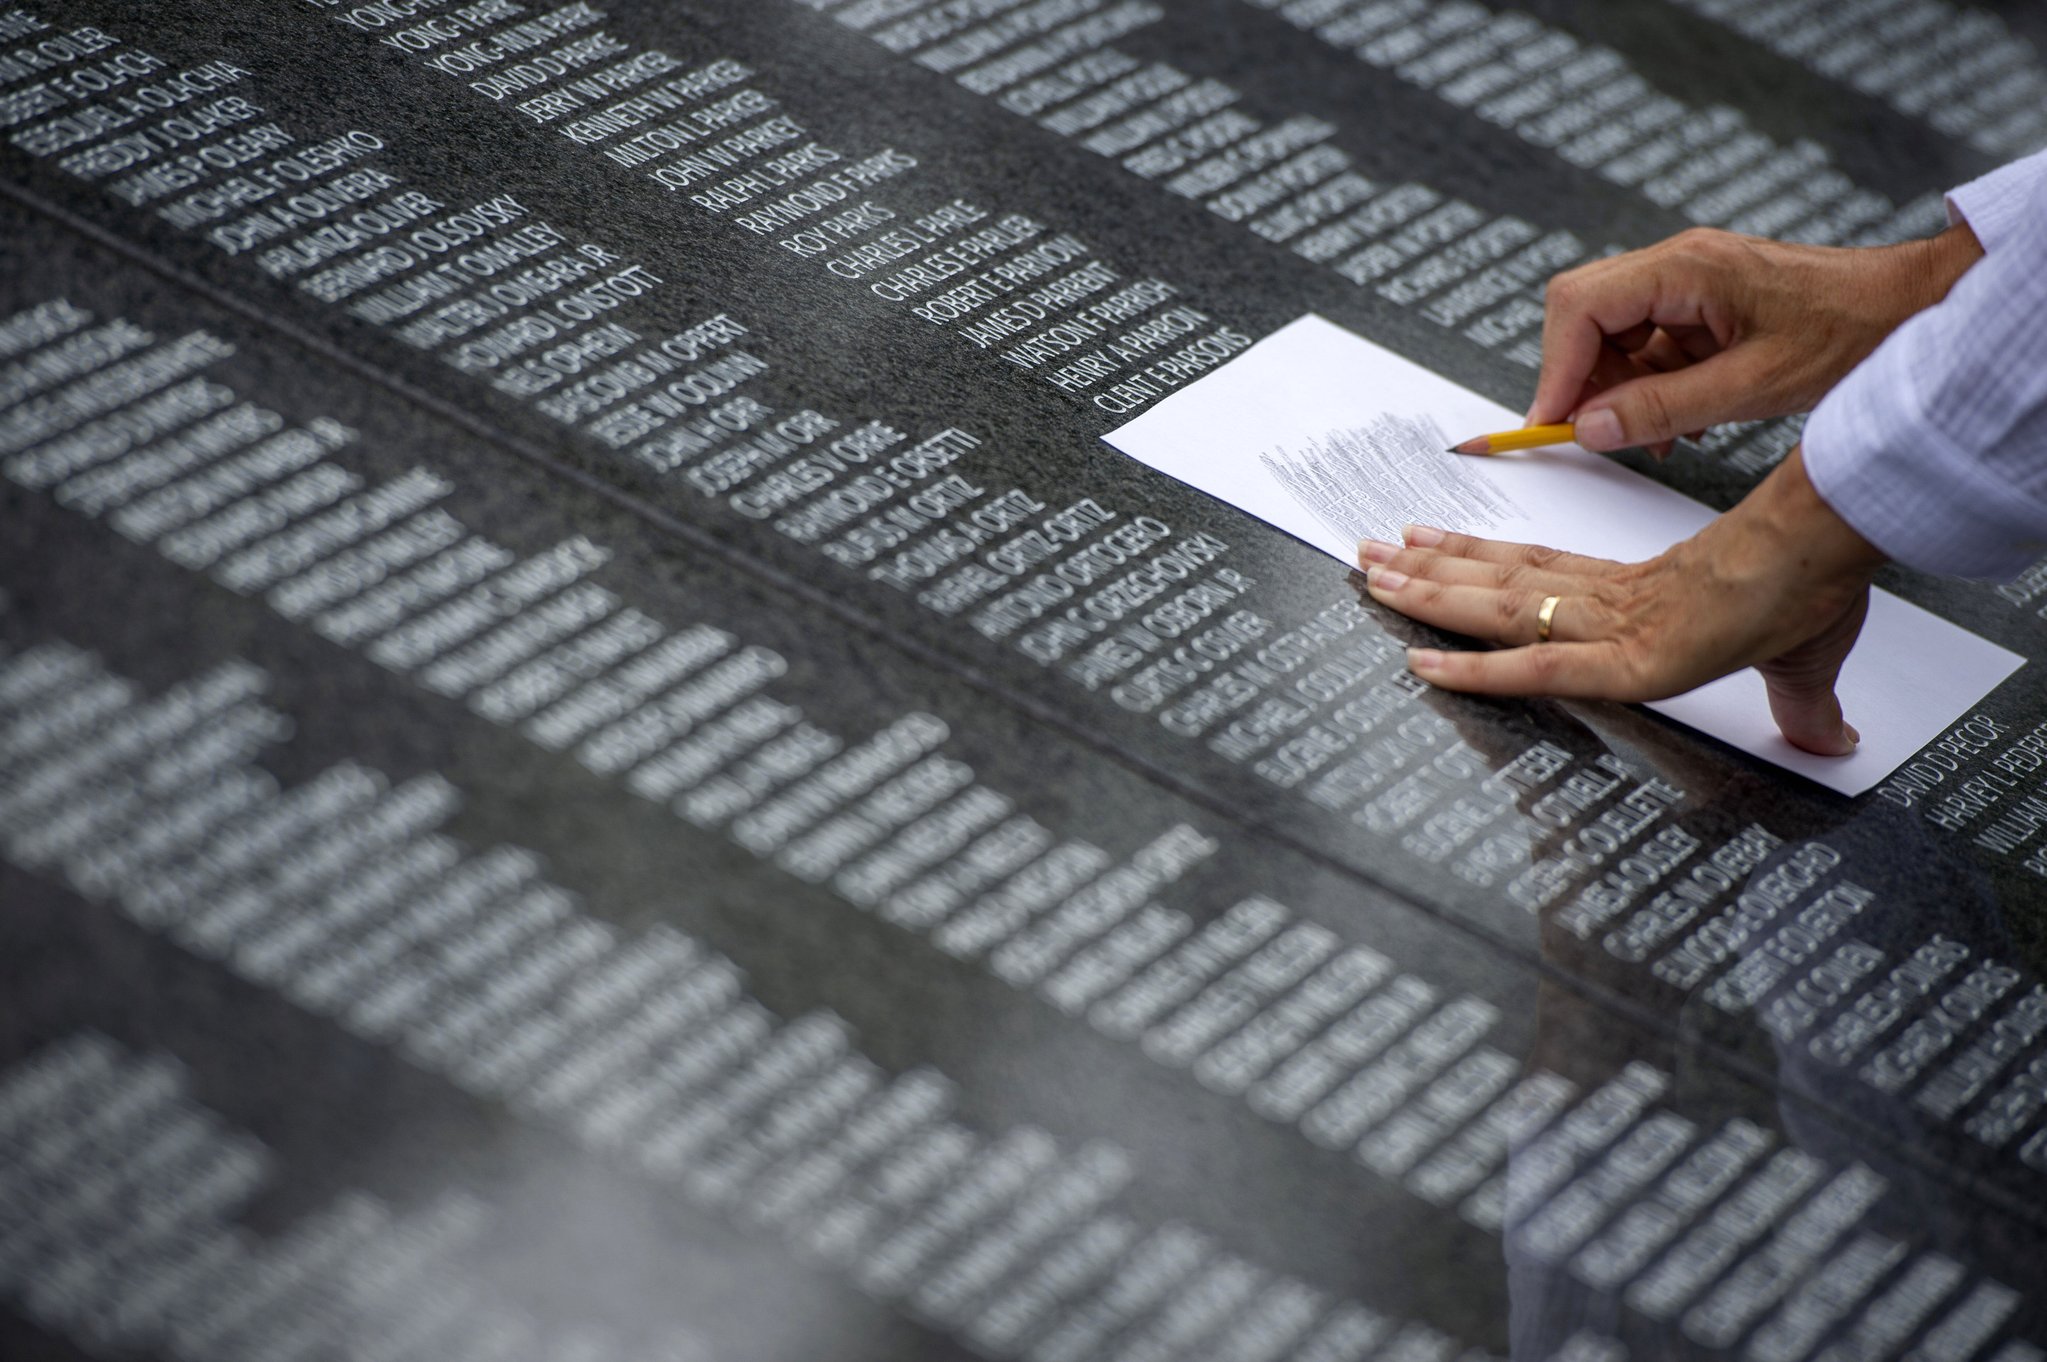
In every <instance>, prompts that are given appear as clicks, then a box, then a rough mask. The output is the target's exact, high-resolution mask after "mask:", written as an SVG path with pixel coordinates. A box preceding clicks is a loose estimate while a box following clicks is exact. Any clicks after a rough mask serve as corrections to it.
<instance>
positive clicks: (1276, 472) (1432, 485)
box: [1258, 414, 1527, 543]
mask: <svg viewBox="0 0 2047 1362" xmlns="http://www.w3.org/2000/svg"><path fill="white" fill-rule="evenodd" d="M1447 444H1448V439H1447V437H1446V436H1445V435H1444V434H1443V430H1442V427H1440V426H1438V425H1437V424H1436V423H1435V422H1434V421H1432V420H1430V419H1429V418H1428V417H1426V416H1415V417H1408V416H1397V415H1392V414H1388V415H1384V416H1381V417H1379V418H1378V419H1377V420H1375V421H1373V422H1372V423H1371V424H1369V425H1365V426H1354V427H1352V428H1350V429H1347V430H1332V431H1330V432H1329V433H1327V434H1326V435H1324V436H1322V437H1321V438H1320V439H1311V440H1309V441H1308V442H1307V443H1306V445H1305V446H1304V447H1303V448H1302V449H1301V451H1300V452H1299V453H1298V454H1295V453H1292V452H1290V451H1289V450H1287V449H1286V448H1285V447H1284V446H1281V447H1279V448H1276V449H1273V450H1271V451H1269V452H1267V453H1263V454H1260V455H1259V456H1258V457H1259V459H1260V460H1261V461H1262V462H1263V463H1264V464H1265V466H1266V467H1267V468H1268V469H1270V470H1272V475H1273V476H1274V477H1275V478H1278V479H1279V482H1280V485H1281V486H1283V487H1285V488H1286V490H1287V491H1288V492H1289V493H1291V494H1292V495H1293V498H1294V500H1296V501H1298V502H1300V503H1301V505H1302V506H1303V507H1305V508H1306V509H1307V510H1308V511H1309V512H1310V513H1312V514H1313V515H1314V516H1315V518H1316V519H1317V520H1320V521H1321V522H1322V523H1323V524H1324V525H1327V526H1328V527H1329V528H1330V530H1331V531H1332V532H1334V533H1336V534H1338V535H1341V536H1342V537H1343V538H1344V539H1345V540H1347V541H1350V542H1353V543H1355V542H1356V541H1358V540H1360V539H1387V540H1398V539H1399V538H1400V529H1401V526H1403V525H1407V524H1411V523H1419V524H1424V525H1449V526H1454V527H1456V528H1458V529H1468V530H1473V531H1477V532H1481V533H1482V532H1485V531H1487V530H1490V529H1492V528H1493V527H1495V526H1497V525H1499V524H1500V523H1502V522H1503V521H1507V520H1525V519H1526V518H1527V517H1526V516H1525V515H1523V514H1522V512H1521V510H1520V509H1519V508H1518V507H1516V506H1515V505H1514V504H1513V503H1512V502H1510V501H1508V500H1507V499H1506V498H1505V497H1503V496H1501V495H1500V493H1499V491H1498V489H1497V488H1495V487H1494V486H1493V485H1492V484H1491V483H1489V482H1488V481H1486V479H1485V478H1484V476H1482V475H1481V474H1480V473H1479V472H1478V471H1477V470H1476V469H1474V468H1473V467H1472V466H1471V464H1470V462H1469V461H1468V460H1466V459H1463V458H1461V457H1459V456H1457V455H1455V454H1448V453H1445V452H1444V449H1445V446H1446V445H1447Z"/></svg>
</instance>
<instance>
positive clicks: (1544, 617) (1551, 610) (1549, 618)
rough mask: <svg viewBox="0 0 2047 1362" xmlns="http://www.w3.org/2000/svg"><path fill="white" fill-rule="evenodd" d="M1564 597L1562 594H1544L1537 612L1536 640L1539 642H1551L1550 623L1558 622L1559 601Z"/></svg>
mask: <svg viewBox="0 0 2047 1362" xmlns="http://www.w3.org/2000/svg"><path fill="white" fill-rule="evenodd" d="M1562 599H1563V597H1562V596H1544V597H1543V598H1542V606H1541V608H1539V609H1538V610H1537V611H1536V612H1535V641H1536V642H1537V643H1547V642H1549V628H1550V625H1552V624H1554V623H1556V618H1557V602H1558V601H1560V600H1562Z"/></svg>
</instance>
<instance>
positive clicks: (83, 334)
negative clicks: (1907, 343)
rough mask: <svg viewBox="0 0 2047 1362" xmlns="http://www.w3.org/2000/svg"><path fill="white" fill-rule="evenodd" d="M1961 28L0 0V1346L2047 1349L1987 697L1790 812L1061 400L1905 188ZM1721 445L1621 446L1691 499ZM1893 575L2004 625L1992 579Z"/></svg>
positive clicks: (1758, 0) (899, 2)
mask: <svg viewBox="0 0 2047 1362" xmlns="http://www.w3.org/2000/svg"><path fill="white" fill-rule="evenodd" d="M2042 42H2047V17H2043V15H2042V14H2041V12H2040V11H2039V10H2038V9H2037V8H2036V7H2034V6H2031V5H2026V4H2016V3H2015V4H2009V5H2003V6H1981V5H1977V6H1964V5H1959V4H1955V3H1950V0H1839V2H1837V0H1800V2H1798V3H1773V2H1771V0H1526V2H1525V3H1523V4H1521V5H1519V6H1518V7H1516V6H1512V5H1505V4H1497V3H1477V2H1476V0H1447V2H1446V3H1433V4H1432V3H1424V0H1285V2H1284V3H1281V2H1280V0H1180V2H1179V3H1170V4H1169V3H1164V2H1163V0H1159V2H1157V3H1154V0H743V2H742V0H724V3H708V2H704V3H675V4H654V3H640V2H639V0H591V2H590V3H580V2H577V0H572V2H571V3H565V4H556V3H551V2H550V0H540V2H539V3H534V2H533V0H467V2H466V3H465V0H446V2H445V3H443V2H441V0H364V3H361V4H353V3H350V2H349V0H333V2H332V3H330V2H329V0H266V2H265V3H256V2H255V0H244V3H239V4H235V5H230V6H210V7H200V6H195V5H189V4H181V3H168V4H161V5H150V6H131V5H120V4H114V3H108V2H102V0H65V2H64V3H57V2H56V0H44V2H43V3H37V4H34V5H23V6H21V7H17V8H7V9H5V10H0V133H4V135H5V139H6V142H7V147H6V150H5V152H4V156H5V165H6V172H5V178H4V196H0V199H4V201H0V250H4V252H5V262H6V263H5V269H4V271H0V498H4V500H0V517H4V532H0V853H4V858H0V904H4V911H0V998H4V1004H0V1302H4V1306H0V1353H4V1355H5V1356H6V1357H7V1358H8V1359H10V1362H12V1360H13V1359H42V1358H53V1359H54V1358H66V1359H68V1358H78V1357H92V1358H126V1357H151V1358H174V1359H180V1360H181V1362H187V1360H189V1362H198V1359H212V1358H250V1359H255V1358H265V1359H267V1358H292V1359H297V1358H358V1357H360V1358H364V1359H371V1358H376V1359H382V1358H391V1359H399V1358H413V1357H418V1358H432V1359H458V1358H463V1359H466V1358H472V1357H473V1358H479V1359H481V1358H499V1357H504V1358H561V1359H579V1360H580V1359H590V1362H597V1360H598V1359H612V1358H619V1359H626V1358H632V1359H673V1360H674V1362H684V1360H685V1359H688V1360H694V1359H725V1358H732V1359H784V1358H806V1359H807V1358H829V1359H841V1358H843V1359H877V1360H880V1359H889V1360H890V1362H894V1360H896V1359H911V1358H934V1359H935V1358H955V1357H958V1358H969V1357H977V1358H1024V1359H1031V1362H1084V1360H1085V1359H1112V1358H1113V1359H1168V1358H1183V1357H1184V1358H1203V1359H1274V1360H1277V1359H1296V1360H1297V1362H1309V1360H1310V1359H1314V1360H1316V1362H1339V1360H1345V1362H1348V1360H1351V1359H1364V1358H1372V1359H1375V1362H1453V1360H1458V1359H1469V1360H1470V1362H1479V1360H1480V1359H1483V1358H1486V1357H1492V1356H1497V1357H1508V1356H1511V1357H1513V1358H1515V1359H1528V1360H1529V1362H1547V1360H1548V1359H1559V1360H1560V1362H1622V1359H1626V1358H1634V1359H1638V1360H1640V1362H1647V1360H1648V1359H1663V1358H1694V1357H1696V1358H1708V1357H1720V1356H1726V1357H1739V1358H1743V1359H1749V1360H1750V1362H1803V1360H1804V1359H1808V1358H1822V1359H1827V1360H1828V1362H1860V1359H1878V1358H1892V1357H1908V1356H1909V1357H1912V1358H1915V1359H1923V1360H1924V1362H1965V1360H1967V1359H1983V1360H1985V1362H1988V1360H1990V1359H1995V1362H2039V1359H2040V1358H2041V1355H2042V1347H2043V1345H2047V1295H2043V1293H2047V983H2043V982H2042V980H2043V970H2047V927H2043V924H2047V831H2043V829H2047V681H2043V679H2042V675H2041V673H2040V670H2039V668H2038V667H2037V666H2030V665H2029V666H2027V667H2025V668H2023V669H2022V670H2020V671H2019V672H2018V673H2017V674H2016V675H2015V676H2014V677H2013V678H2012V679H2011V680H2010V681H2008V682H2007V683H2005V684H2004V685H2003V686H2002V687H2000V688H1999V689H1998V690H1997V691H1995V692H1994V693H1993V694H1992V695H1990V696H1989V697H1988V698H1987V699H1985V701H1984V702H1983V703H1982V704H1981V705H1980V706H1979V707H1978V708H1977V709H1976V710H1974V711H1973V712H1971V713H1970V714H1969V715H1968V716H1967V717H1966V718H1965V719H1964V720H1963V721H1962V722H1960V723H1958V724H1957V725H1955V726H1954V727H1952V728H1951V729H1950V730H1949V731H1947V732H1946V733H1945V734H1944V735H1943V736H1942V737H1941V738H1939V739H1938V740H1937V741H1936V742H1934V743H1933V744H1931V745H1930V746H1928V747H1927V748H1926V749H1925V750H1924V751H1923V752H1921V753H1920V754H1919V755H1918V756H1917V757H1916V758H1915V759H1914V760H1912V761H1910V762H1908V763H1907V764H1906V765H1905V766H1904V767H1902V768H1901V769H1900V770H1899V771H1898V772H1897V773H1896V774H1895V775H1894V776H1892V777H1891V778H1890V779H1889V780H1887V781H1886V782H1885V783H1884V784H1883V785H1881V786H1880V787H1879V788H1877V789H1876V790H1875V791H1874V792H1873V793H1871V794H1869V795H1866V796H1863V797H1860V798H1857V799H1845V798H1842V797H1840V796H1837V795H1834V794H1831V793H1830V792H1828V791H1825V790H1823V789H1820V788H1818V787H1817V786H1813V785H1809V784H1806V783H1805V782H1803V781H1801V780H1800V779H1798V778H1797V777H1793V776H1789V775H1787V774H1785V773H1783V772H1781V771H1778V770H1777V769H1775V768H1773V767H1770V766H1767V765H1765V764H1762V763H1759V762H1756V761H1753V760H1751V759H1749V758H1747V757H1744V756H1742V755H1740V754H1737V753H1733V752H1731V751H1730V750H1728V749H1725V748H1722V747H1720V746H1719V745H1717V744H1715V743H1713V742H1711V741H1710V740H1706V739H1702V738H1700V737H1698V736H1696V735H1693V734H1691V733H1690V732H1688V731H1687V730H1684V729H1682V728H1679V727H1677V726H1674V725H1672V724H1670V723H1668V722H1666V721H1663V720H1660V719H1657V718H1655V717H1654V716H1651V715H1648V714H1646V713H1644V712H1642V711H1639V710H1633V709H1629V708H1625V707H1620V706H1611V705H1580V704H1572V705H1560V704H1555V703H1550V702H1492V701H1474V700H1466V699H1462V698H1457V697H1452V696H1448V695H1444V694H1440V693H1434V692H1431V691H1429V690H1427V689H1426V688H1425V687H1422V686H1420V685H1418V684H1417V683H1415V682H1414V681H1413V680H1412V678H1410V677H1409V676H1408V675H1407V674H1406V672H1405V670H1404V667H1403V665H1402V651H1401V650H1402V648H1403V646H1404V645H1405V644H1406V643H1408V642H1410V641H1413V640H1415V639H1416V638H1418V637H1420V634H1418V632H1417V629H1416V626H1413V625H1411V624H1409V623H1408V622H1406V621H1403V620H1401V619H1399V618H1398V617H1396V616H1392V615H1390V614H1389V613H1387V612H1386V611H1384V610H1382V609H1381V608H1379V607H1378V606H1376V605H1375V604H1373V603H1372V602H1371V601H1370V600H1369V599H1366V598H1364V597H1363V596H1362V593H1361V589H1360V587H1361V581H1360V579H1359V578H1357V577H1356V576H1355V575H1351V576H1349V577H1346V575H1345V574H1344V573H1343V572H1342V571H1341V570H1340V569H1337V568H1335V567H1333V566H1332V564H1330V563H1329V561H1328V560H1327V559H1326V558H1323V557H1321V556H1320V555H1318V554H1317V553H1315V552H1314V551H1313V550H1311V549H1309V548H1307V547H1306V546H1304V545H1302V544H1299V543H1296V542H1295V541H1293V540H1291V539H1289V538H1287V537H1285V536H1283V535H1280V534H1279V533H1277V532H1276V531H1273V530H1271V529H1269V528H1268V527H1266V526H1264V525H1262V524H1260V523H1258V522H1256V521H1254V520H1251V519H1249V518H1247V517H1245V516H1243V515H1240V514H1238V513H1237V512H1235V511H1233V510H1231V509H1229V508H1228V507H1225V506H1222V505H1220V504H1218V503H1216V502H1213V501H1211V500H1209V499H1207V498H1205V497H1203V496H1202V495H1201V494H1199V493H1198V492H1195V491H1193V490H1191V489H1189V488H1187V487H1184V486H1182V485H1181V484H1178V483H1175V482H1172V481H1170V480H1168V479H1165V478H1162V477H1160V476H1158V475H1156V474H1154V473H1152V472H1151V471H1150V470H1148V469H1146V468H1144V467H1142V466H1140V465H1138V464H1136V463H1135V462H1134V461H1132V460H1129V459H1126V458H1125V457H1123V456H1122V455H1120V454H1117V453H1116V452H1115V451H1113V450H1111V449H1109V448H1108V447H1107V446H1106V445H1103V444H1102V443H1100V440H1099V437H1100V435H1101V434H1102V433H1103V432H1105V431H1107V430H1109V429H1112V428H1113V427H1114V426H1116V425H1117V424H1120V422H1121V421H1122V420H1124V419H1126V418H1127V417H1128V416H1129V415H1130V414H1132V413H1135V412H1138V411H1142V410H1144V409H1145V408H1146V407H1148V406H1149V405H1150V404H1152V403H1154V402H1156V401H1158V400H1160V399H1161V398H1162V397H1164V396H1165V395H1167V394H1170V393H1171V392H1173V391H1174V390H1176V389H1178V388H1180V387H1183V386H1185V385H1186V384H1188V383H1190V382H1193V381H1195V380H1196V379H1198V378H1199V377H1200V376H1201V375H1202V374H1203V373H1206V372H1208V371H1210V370H1212V369H1213V368H1214V367H1216V366H1217V365H1219V364H1221V363H1224V362H1226V361H1227V360H1228V359H1229V358H1230V357H1231V356H1232V355H1235V354H1237V353H1239V352H1241V351H1242V350H1244V349H1245V348H1247V347H1248V346H1249V345H1251V344H1252V343H1253V342H1254V341H1255V340H1256V339H1257V338H1258V337H1260V336H1261V335H1263V334H1265V333H1267V332H1270V331H1271V330H1273V329H1274V328H1276V327H1278V326H1280V325H1282V324H1284V323H1285V322H1286V321H1288V320H1290V319H1292V318H1293V317H1295V316H1297V315H1299V314H1300V313H1302V312H1304V311H1309V310H1313V311H1317V312H1320V313H1322V314H1323V315H1325V316H1328V317H1330V318H1332V319H1334V320H1336V321H1338V322H1340V323H1342V324H1343V325H1346V326H1349V327H1351V328H1353V329H1355V330H1357V331H1359V332H1360V333H1362V334H1364V335H1367V336H1370V337H1371V338H1373V339H1374V340H1377V341H1379V342H1380V343H1382V344H1385V345H1387V346H1390V347H1392V348H1394V349H1396V350H1398V351H1400V352H1401V353H1403V354H1405V355H1407V356H1409V357H1411V358H1414V359H1416V360H1418V361H1420V362H1422V363H1425V364H1427V365H1429V366H1430V367H1432V368H1435V369H1437V370H1439V371H1441V372H1444V373H1446V374H1448V375H1450V376H1452V377H1454V378H1456V379H1458V380H1459V381H1461V382H1463V383H1466V384H1468V385H1470V386H1472V387H1474V388H1476V389H1478V390H1480V391H1482V392H1484V393H1486V394H1488V395H1490V396H1492V397H1495V398H1497V399H1499V400H1501V401H1503V402H1508V403H1513V402H1516V401H1517V400H1525V394H1526V393H1527V392H1528V390H1529V388H1530V386H1531V383H1532V380H1533V377H1534V372H1535V369H1534V366H1535V364H1536V361H1537V359H1538V351H1537V344H1538V339H1539V335H1540V322H1541V290H1542V286H1543V283H1544V281H1545V280H1546V279H1547V278H1548V277H1549V276H1550V275H1551V274H1552V273H1554V272H1555V271H1557V270H1559V269H1563V268H1566V267H1569V266H1570V265H1572V264H1574V263H1577V262H1580V261H1584V260H1587V259H1591V258H1595V257H1597V256H1599V255H1601V254H1603V253H1606V252H1609V251H1613V250H1616V249H1624V248H1628V247H1632V246H1637V245H1642V244H1646V243H1648V242H1650V241H1653V240H1657V239H1659V238H1661V237H1664V236H1666V235H1669V234H1671V233H1673V232H1675V231H1678V230H1681V229H1682V228H1684V227H1686V226H1690V225H1696V224H1705V225H1712V226H1724V227H1731V228H1735V229H1738V230H1743V231H1749V232H1755V233H1759V234H1767V235H1773V236H1782V237H1789V238H1793V239H1798V240H1805V241H1812V242H1817V243H1827V244H1870V243H1878V242H1885V241H1891V240H1898V239H1903V238H1906V237H1910V236H1913V235H1921V234H1925V233H1928V232H1930V231H1933V230H1937V229H1938V228H1939V227H1940V225H1941V224H1942V222H1943V220H1944V219H1943V215H1942V205H1941V191H1942V190H1943V189H1944V188H1945V187H1947V186H1950V185H1952V184H1954V183H1958V182H1960V181H1962V180H1964V179H1967V178H1969V177H1971V176H1973V175H1975V174H1978V173H1981V172H1982V171H1984V170H1987V169H1989V168H1991V167H1993V166H1995V165H1996V164H1998V163H2000V162H2001V161H2003V160H2007V159H2010V158H2011V157H2014V156H2016V155H2019V154H2022V153H2024V152H2025V151H2027V150H2029V149H2032V148H2034V147H2037V146H2039V145H2041V144H2042V143H2043V142H2047V66H2043V64H2042V60H2041V57H2040V55H2039V49H2038V47H2037V46H2036V44H2038V43H2042ZM1796 438H1797V430H1796V425H1795V423H1788V422H1770V423H1763V424H1758V425H1753V426H1748V427H1740V428H1730V429H1722V430H1716V431H1714V432H1712V433H1710V434H1709V435H1708V436H1707V437H1706V438H1705V439H1704V440H1702V441H1701V442H1699V443H1697V444H1696V445H1692V446H1688V447H1686V448H1685V449H1684V450H1683V451H1681V452H1680V453H1679V454H1678V455H1677V456H1676V457H1675V458H1673V459H1671V460H1670V461H1668V462H1667V463H1664V464H1661V465H1652V464H1651V463H1650V462H1649V461H1648V460H1646V459H1643V458H1639V457H1635V456H1623V457H1625V458H1627V459H1628V461H1629V462H1631V463H1632V464H1633V465H1634V466H1636V467H1638V468H1643V469H1646V470H1649V471H1652V472H1653V475H1654V476H1656V477H1658V478H1661V479H1663V480H1665V481H1668V482H1669V483H1671V484H1672V485H1674V486H1677V487H1679V488H1680V489H1682V490H1684V491H1686V492H1688V493H1690V494H1692V495H1694V496H1696V497H1698V498H1700V499H1702V500H1704V501H1707V502H1709V503H1712V504H1714V505H1719V506H1724V505H1727V504H1731V503H1732V502H1733V501H1734V500H1736V499H1737V498H1739V497H1740V496H1741V495H1742V493H1743V492H1744V491H1745V490H1746V489H1747V488H1748V487H1749V486H1752V485H1753V484H1754V483H1755V481H1757V480H1758V479H1759V478H1760V477H1761V476H1763V475H1764V474H1765V473H1766V472H1767V471H1768V469H1769V468H1770V467H1771V466H1773V465H1774V464H1775V463H1776V462H1777V461H1778V460H1780V459H1781V458H1782V457H1783V456H1784V454H1785V453H1786V451H1787V450H1788V449H1789V448H1790V447H1791V445H1792V444H1793V443H1794V442H1795V440H1796ZM1881 580H1882V583H1883V584H1884V585H1885V586H1886V587H1888V588H1889V589H1891V590H1892V591H1894V592H1897V593H1898V594H1900V595H1902V596H1904V597H1906V598H1907V599H1909V600H1911V601H1914V602H1916V603H1918V604H1920V605H1922V606H1925V607H1926V608H1928V609H1930V610H1933V611H1935V612H1936V613H1938V614H1940V615H1942V616H1944V617H1946V618H1948V619H1951V620H1954V621H1956V622H1958V623H1961V624H1964V625H1966V626H1967V627H1968V628H1970V629H1973V630H1976V631H1977V632H1979V633H1981V634H1983V635H1984V636H1986V637H1988V638H1990V639H1992V640H1994V641H1996V642H1998V643H2001V644H2003V645H2004V646H2006V647H2009V648H2011V649H2013V650H2015V651H2017V652H2020V653H2022V654H2024V655H2026V656H2027V657H2029V658H2041V657H2042V656H2043V655H2047V622H2043V616H2047V563H2043V564H2042V565H2041V566H2040V567H2039V568H2038V569H2036V570H2035V571H2032V572H2029V573H2027V574H2025V575H2023V576H2021V577H2020V578H2019V579H2017V580H2016V581H2013V582H2011V583H2006V584H2001V585H1998V584H1984V583H1973V582H1960V581H1945V580H1938V579H1934V578H1929V577H1925V576H1922V575H1918V574H1914V573H1911V572H1907V571H1903V570H1896V569H1893V570H1887V571H1886V573H1885V574H1884V575H1883V577H1882V578H1881Z"/></svg>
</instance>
